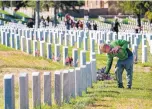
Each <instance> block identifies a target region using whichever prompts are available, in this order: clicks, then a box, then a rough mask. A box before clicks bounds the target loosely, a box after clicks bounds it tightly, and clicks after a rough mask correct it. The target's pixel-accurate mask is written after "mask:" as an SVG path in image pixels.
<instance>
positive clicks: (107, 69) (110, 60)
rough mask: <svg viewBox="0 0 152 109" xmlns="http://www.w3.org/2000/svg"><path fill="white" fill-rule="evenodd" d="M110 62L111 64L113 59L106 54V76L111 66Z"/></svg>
mask: <svg viewBox="0 0 152 109" xmlns="http://www.w3.org/2000/svg"><path fill="white" fill-rule="evenodd" d="M112 62H113V57H112V56H110V55H109V54H108V60H107V65H106V71H105V73H106V74H108V73H109V71H110V69H111V66H112Z"/></svg>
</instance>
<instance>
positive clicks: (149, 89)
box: [132, 87, 152, 91]
mask: <svg viewBox="0 0 152 109" xmlns="http://www.w3.org/2000/svg"><path fill="white" fill-rule="evenodd" d="M132 89H134V90H148V91H152V89H151V88H148V89H147V88H137V87H136V88H134V87H133V88H132Z"/></svg>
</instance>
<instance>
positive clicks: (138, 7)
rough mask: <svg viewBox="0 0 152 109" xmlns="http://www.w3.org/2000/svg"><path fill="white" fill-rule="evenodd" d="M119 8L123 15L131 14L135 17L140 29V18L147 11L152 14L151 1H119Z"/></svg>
mask: <svg viewBox="0 0 152 109" xmlns="http://www.w3.org/2000/svg"><path fill="white" fill-rule="evenodd" d="M119 3H120V5H119V6H120V7H121V8H122V10H123V11H124V12H125V13H133V14H135V15H136V16H137V23H138V26H139V27H141V16H144V15H145V13H146V12H147V11H149V12H152V11H150V10H152V7H151V5H152V2H151V1H120V2H119Z"/></svg>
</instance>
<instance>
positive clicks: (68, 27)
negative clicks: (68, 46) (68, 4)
mask: <svg viewBox="0 0 152 109" xmlns="http://www.w3.org/2000/svg"><path fill="white" fill-rule="evenodd" d="M70 25H71V18H70V15H69V14H68V13H67V14H66V15H65V26H66V29H67V30H70Z"/></svg>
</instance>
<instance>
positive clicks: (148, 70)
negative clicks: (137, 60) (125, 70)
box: [134, 65, 152, 73]
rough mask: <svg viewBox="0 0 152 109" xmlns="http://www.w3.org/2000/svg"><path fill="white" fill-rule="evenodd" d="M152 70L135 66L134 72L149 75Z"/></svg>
mask: <svg viewBox="0 0 152 109" xmlns="http://www.w3.org/2000/svg"><path fill="white" fill-rule="evenodd" d="M151 70H152V68H151V67H142V66H139V65H134V72H139V73H141V72H142V73H149V72H151Z"/></svg>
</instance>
